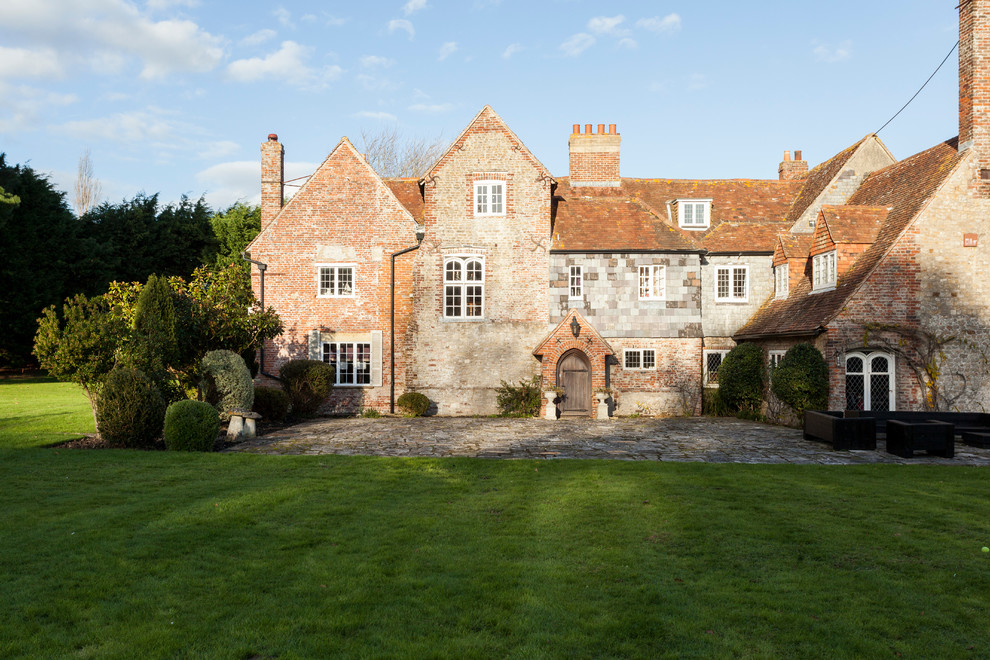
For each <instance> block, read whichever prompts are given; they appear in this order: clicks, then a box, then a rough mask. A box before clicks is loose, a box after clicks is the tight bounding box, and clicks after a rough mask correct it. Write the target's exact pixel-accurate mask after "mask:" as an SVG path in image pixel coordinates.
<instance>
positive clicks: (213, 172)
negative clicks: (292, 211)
mask: <svg viewBox="0 0 990 660" xmlns="http://www.w3.org/2000/svg"><path fill="white" fill-rule="evenodd" d="M317 167H319V163H307V162H302V161H286V162H285V179H286V181H288V180H290V179H295V178H297V177H304V176H307V175H309V174H312V173H313V172H315V171H316V168H317ZM196 180H197V181H198V182H199V184H200V185H202V186H206V188H207V192H206V197H207V199H208V200H209V203H210V205H211V206H212V207H213V208H226V207H228V206H230V205H231V204H233V203H234V202H238V201H240V202H246V203H248V204H260V203H261V160H260V159H259V160H235V161H230V162H226V163H217V164H216V165H211V166H210V167H208V168H206V169H205V170H201V171H200V172H197V173H196ZM295 183H305V181H297V182H295ZM298 190H299V187H298V186H295V185H290V186H285V197H286V199H290V198H291V197H292V196H293V195H294V194H295V193H296V191H298Z"/></svg>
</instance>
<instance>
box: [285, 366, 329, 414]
mask: <svg viewBox="0 0 990 660" xmlns="http://www.w3.org/2000/svg"><path fill="white" fill-rule="evenodd" d="M279 375H280V376H281V378H282V389H284V390H285V393H286V394H288V395H289V402H290V403H291V404H292V412H293V413H294V414H297V415H312V414H314V413H315V412H316V411H317V410H319V408H320V406H321V405H323V402H324V401H326V398H327V397H328V396H330V391H331V390H332V389H333V384H334V379H335V378H336V371H335V370H334V368H333V367H332V366H331V365H329V364H327V363H326V362H321V361H319V360H289V361H288V362H286V363H285V364H284V365H282V368H281V369H280V370H279Z"/></svg>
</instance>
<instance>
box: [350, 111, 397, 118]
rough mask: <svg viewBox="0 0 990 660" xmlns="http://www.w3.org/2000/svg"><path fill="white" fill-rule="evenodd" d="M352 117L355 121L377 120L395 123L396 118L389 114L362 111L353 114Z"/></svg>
mask: <svg viewBox="0 0 990 660" xmlns="http://www.w3.org/2000/svg"><path fill="white" fill-rule="evenodd" d="M351 116H352V117H355V118H357V119H377V120H379V121H397V120H398V117H396V116H395V115H393V114H392V113H390V112H373V111H371V110H362V111H361V112H355V113H354V114H353V115H351Z"/></svg>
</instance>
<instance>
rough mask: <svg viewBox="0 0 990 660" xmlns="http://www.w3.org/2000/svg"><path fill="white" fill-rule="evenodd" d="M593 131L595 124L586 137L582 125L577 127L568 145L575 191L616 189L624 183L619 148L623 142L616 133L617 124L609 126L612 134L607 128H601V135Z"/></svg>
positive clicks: (588, 126) (588, 130) (600, 125)
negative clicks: (582, 188) (591, 188)
mask: <svg viewBox="0 0 990 660" xmlns="http://www.w3.org/2000/svg"><path fill="white" fill-rule="evenodd" d="M591 129H592V125H591V124H585V126H584V133H582V132H581V125H580V124H574V126H573V128H572V130H571V137H570V139H569V140H568V141H567V147H568V150H569V152H570V163H571V167H570V175H571V187H575V188H578V187H582V186H588V187H597V188H616V187H618V186H619V185H620V184H621V183H622V179H621V177H620V176H619V145H620V144H621V143H622V138H621V137H619V133H618V132H617V131H616V130H615V124H609V126H608V133H606V132H605V124H598V132H597V133H595V132H593V131H592V130H591Z"/></svg>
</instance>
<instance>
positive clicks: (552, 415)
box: [543, 390, 559, 420]
mask: <svg viewBox="0 0 990 660" xmlns="http://www.w3.org/2000/svg"><path fill="white" fill-rule="evenodd" d="M558 398H559V397H558V396H557V393H556V392H554V391H553V390H547V391H546V392H544V393H543V399H544V401H545V402H546V408H545V410H544V412H543V418H544V419H552V420H556V419H557V404H556V403H555V402H556V401H557V399H558Z"/></svg>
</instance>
